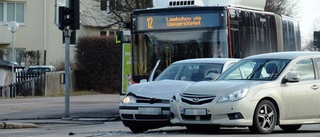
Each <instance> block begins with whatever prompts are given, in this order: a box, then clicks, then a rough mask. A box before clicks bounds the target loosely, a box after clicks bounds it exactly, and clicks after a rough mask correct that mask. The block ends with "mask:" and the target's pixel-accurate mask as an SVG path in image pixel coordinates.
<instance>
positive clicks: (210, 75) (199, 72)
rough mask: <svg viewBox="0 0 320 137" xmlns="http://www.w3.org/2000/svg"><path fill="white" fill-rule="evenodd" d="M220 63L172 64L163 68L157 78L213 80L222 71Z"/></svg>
mask: <svg viewBox="0 0 320 137" xmlns="http://www.w3.org/2000/svg"><path fill="white" fill-rule="evenodd" d="M222 66H223V65H222V64H216V63H186V64H173V65H170V66H169V67H168V68H167V69H165V70H164V71H163V72H162V73H161V74H160V75H159V76H158V77H157V78H156V81H157V80H164V79H171V80H183V81H202V80H213V79H214V78H215V77H216V76H217V75H218V74H220V73H221V71H222Z"/></svg>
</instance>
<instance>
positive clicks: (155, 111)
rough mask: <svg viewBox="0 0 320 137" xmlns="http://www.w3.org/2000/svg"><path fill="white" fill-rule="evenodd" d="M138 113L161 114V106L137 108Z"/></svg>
mask: <svg viewBox="0 0 320 137" xmlns="http://www.w3.org/2000/svg"><path fill="white" fill-rule="evenodd" d="M138 113H139V114H144V115H159V114H161V108H139V109H138Z"/></svg>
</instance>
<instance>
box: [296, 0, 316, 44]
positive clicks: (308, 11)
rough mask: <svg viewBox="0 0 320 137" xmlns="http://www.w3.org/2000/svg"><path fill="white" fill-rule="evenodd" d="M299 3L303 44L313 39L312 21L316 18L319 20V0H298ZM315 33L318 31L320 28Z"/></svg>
mask: <svg viewBox="0 0 320 137" xmlns="http://www.w3.org/2000/svg"><path fill="white" fill-rule="evenodd" d="M300 3H301V10H302V11H301V15H300V18H299V20H300V31H301V36H302V40H303V42H304V41H305V40H312V39H313V31H314V30H313V29H314V21H315V19H316V18H320V0H300ZM317 31H320V28H318V30H317ZM302 46H304V43H303V44H302Z"/></svg>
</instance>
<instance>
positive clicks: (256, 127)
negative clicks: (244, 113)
mask: <svg viewBox="0 0 320 137" xmlns="http://www.w3.org/2000/svg"><path fill="white" fill-rule="evenodd" d="M277 120H278V113H277V110H276V108H275V106H274V104H273V103H272V102H271V101H269V100H262V101H261V102H260V103H259V104H258V105H257V107H256V110H255V111H254V116H253V124H252V127H249V129H250V131H251V132H254V133H260V134H269V133H271V132H272V131H273V129H274V127H275V126H276V124H277Z"/></svg>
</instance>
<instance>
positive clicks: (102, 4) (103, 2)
mask: <svg viewBox="0 0 320 137" xmlns="http://www.w3.org/2000/svg"><path fill="white" fill-rule="evenodd" d="M100 9H101V10H107V0H101V1H100Z"/></svg>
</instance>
